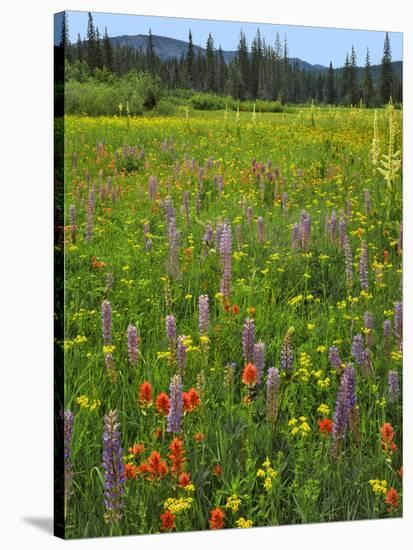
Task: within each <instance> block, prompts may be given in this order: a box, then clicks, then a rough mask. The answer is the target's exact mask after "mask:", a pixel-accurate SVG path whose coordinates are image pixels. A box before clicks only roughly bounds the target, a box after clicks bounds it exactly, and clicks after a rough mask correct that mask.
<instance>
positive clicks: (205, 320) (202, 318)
mask: <svg viewBox="0 0 413 550" xmlns="http://www.w3.org/2000/svg"><path fill="white" fill-rule="evenodd" d="M198 312H199V313H198V315H199V333H200V334H201V335H203V334H206V333H207V332H208V330H209V301H208V294H201V296H200V297H199V298H198Z"/></svg>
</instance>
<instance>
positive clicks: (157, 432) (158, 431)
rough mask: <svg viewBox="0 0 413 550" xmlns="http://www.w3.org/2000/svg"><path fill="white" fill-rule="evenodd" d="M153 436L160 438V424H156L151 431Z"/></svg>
mask: <svg viewBox="0 0 413 550" xmlns="http://www.w3.org/2000/svg"><path fill="white" fill-rule="evenodd" d="M152 435H153V437H154V438H155V439H161V437H162V428H161V427H160V426H158V427H157V428H155V430H154V432H153V434H152Z"/></svg>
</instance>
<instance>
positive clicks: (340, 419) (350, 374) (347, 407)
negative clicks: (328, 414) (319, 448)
mask: <svg viewBox="0 0 413 550" xmlns="http://www.w3.org/2000/svg"><path fill="white" fill-rule="evenodd" d="M355 402H356V394H355V370H354V367H352V366H351V365H346V366H345V368H344V371H343V374H342V375H341V379H340V386H339V389H338V394H337V401H336V408H335V411H334V416H333V430H332V437H333V447H332V452H333V455H335V456H337V455H338V451H339V445H340V442H341V441H342V440H343V439H344V438H345V436H346V433H347V429H348V425H349V421H350V413H351V409H352V407H353V406H354V405H355Z"/></svg>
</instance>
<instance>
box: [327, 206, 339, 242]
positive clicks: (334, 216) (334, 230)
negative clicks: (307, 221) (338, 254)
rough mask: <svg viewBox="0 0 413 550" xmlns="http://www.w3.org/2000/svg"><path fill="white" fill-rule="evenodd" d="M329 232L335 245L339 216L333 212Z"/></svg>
mask: <svg viewBox="0 0 413 550" xmlns="http://www.w3.org/2000/svg"><path fill="white" fill-rule="evenodd" d="M328 230H329V234H330V239H331V242H333V243H335V242H336V238H337V214H336V213H335V212H333V213H332V214H331V218H330V220H329V223H328Z"/></svg>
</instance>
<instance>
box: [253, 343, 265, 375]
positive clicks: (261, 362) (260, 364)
mask: <svg viewBox="0 0 413 550" xmlns="http://www.w3.org/2000/svg"><path fill="white" fill-rule="evenodd" d="M253 358H254V366H255V367H256V369H257V384H259V383H260V382H261V379H262V375H263V373H264V367H265V344H264V342H257V343H256V344H254V347H253Z"/></svg>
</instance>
